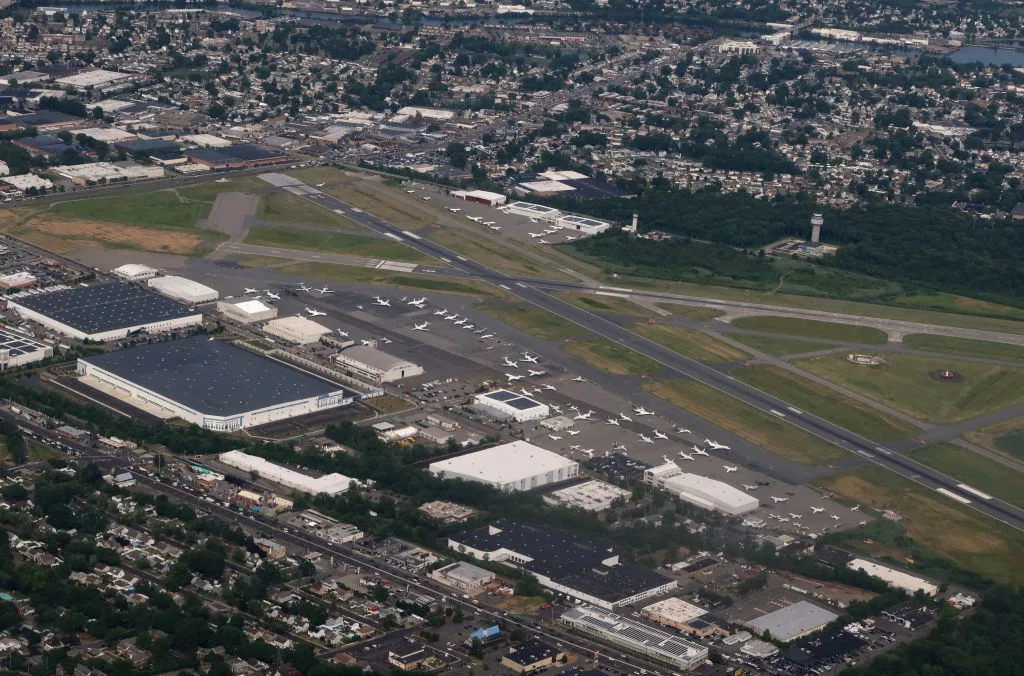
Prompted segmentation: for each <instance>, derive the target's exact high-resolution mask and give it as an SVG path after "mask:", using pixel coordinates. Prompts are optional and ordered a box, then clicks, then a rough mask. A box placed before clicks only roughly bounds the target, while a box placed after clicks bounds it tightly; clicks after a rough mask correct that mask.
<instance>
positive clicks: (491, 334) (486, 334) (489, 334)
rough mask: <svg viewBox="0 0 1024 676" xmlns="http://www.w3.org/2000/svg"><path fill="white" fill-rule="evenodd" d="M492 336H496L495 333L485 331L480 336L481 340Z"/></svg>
mask: <svg viewBox="0 0 1024 676" xmlns="http://www.w3.org/2000/svg"><path fill="white" fill-rule="evenodd" d="M491 338H494V334H493V333H485V334H484V335H482V336H480V340H490V339H491Z"/></svg>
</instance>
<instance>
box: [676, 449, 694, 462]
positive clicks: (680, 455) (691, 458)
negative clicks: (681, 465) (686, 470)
mask: <svg viewBox="0 0 1024 676" xmlns="http://www.w3.org/2000/svg"><path fill="white" fill-rule="evenodd" d="M679 457H680V458H682V459H683V460H693V456H692V455H687V454H686V453H683V452H682V451H679Z"/></svg>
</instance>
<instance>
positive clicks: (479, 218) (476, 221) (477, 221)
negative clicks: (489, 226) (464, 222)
mask: <svg viewBox="0 0 1024 676" xmlns="http://www.w3.org/2000/svg"><path fill="white" fill-rule="evenodd" d="M466 218H468V219H469V220H471V221H473V222H474V223H479V222H480V221H482V220H484V219H482V218H481V217H479V216H466Z"/></svg>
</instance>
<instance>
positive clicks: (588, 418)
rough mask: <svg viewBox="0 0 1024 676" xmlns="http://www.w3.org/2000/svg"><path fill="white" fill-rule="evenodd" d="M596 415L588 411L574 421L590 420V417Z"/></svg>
mask: <svg viewBox="0 0 1024 676" xmlns="http://www.w3.org/2000/svg"><path fill="white" fill-rule="evenodd" d="M592 415H594V412H593V411H587V412H586V413H579V414H577V415H576V417H575V418H573V420H590V416H592Z"/></svg>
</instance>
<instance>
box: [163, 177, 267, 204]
mask: <svg viewBox="0 0 1024 676" xmlns="http://www.w3.org/2000/svg"><path fill="white" fill-rule="evenodd" d="M261 188H262V189H269V188H270V184H269V183H265V182H264V181H262V180H261V179H259V178H257V177H255V176H237V177H235V178H232V179H230V180H226V181H223V182H221V181H219V180H211V181H207V182H205V183H199V184H196V185H190V186H185V187H181V188H177V192H178V194H179V195H181V196H182V197H184V198H186V199H189V200H196V201H198V202H210V203H211V204H212V203H213V202H215V201H216V200H217V195H219V194H221V193H222V192H248V191H250V190H258V189H261ZM168 192H170V191H168Z"/></svg>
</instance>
